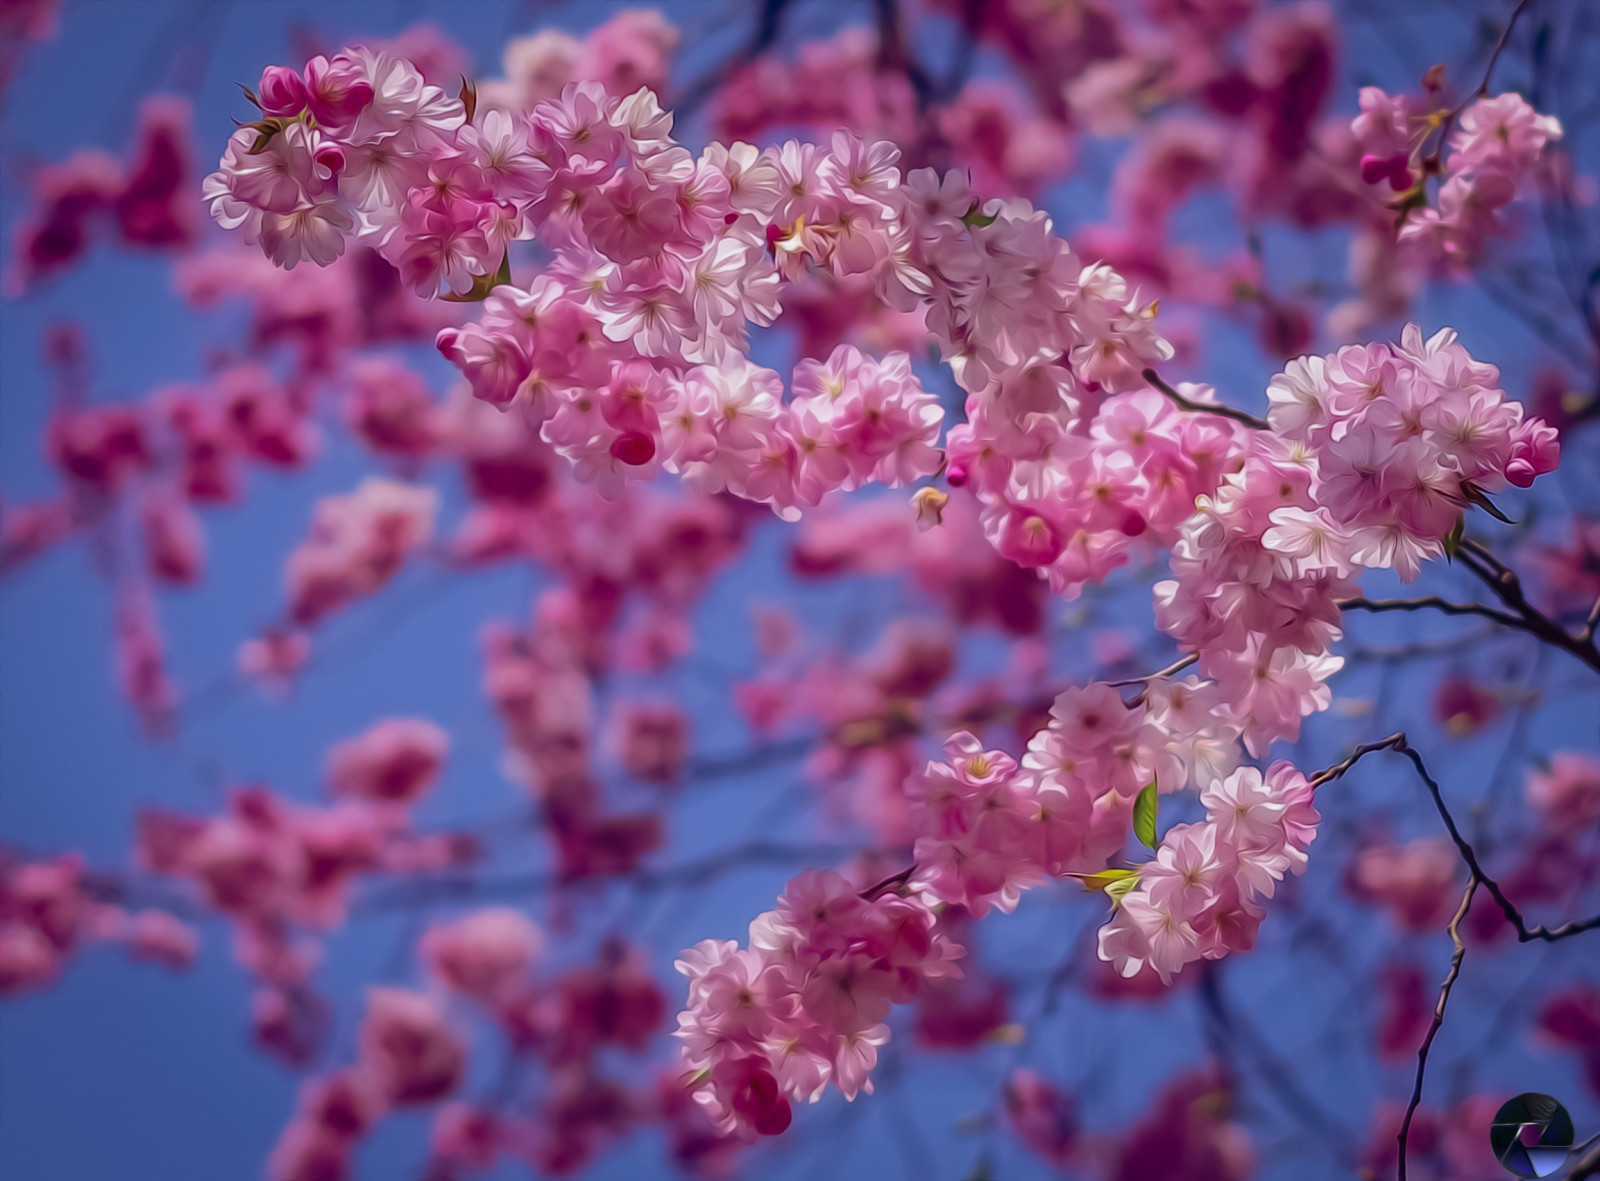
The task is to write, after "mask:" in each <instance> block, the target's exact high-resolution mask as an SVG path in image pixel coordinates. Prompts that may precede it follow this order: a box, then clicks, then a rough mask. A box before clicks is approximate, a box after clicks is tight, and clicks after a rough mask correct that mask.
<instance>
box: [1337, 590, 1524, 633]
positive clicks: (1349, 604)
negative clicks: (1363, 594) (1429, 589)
mask: <svg viewBox="0 0 1600 1181" xmlns="http://www.w3.org/2000/svg"><path fill="white" fill-rule="evenodd" d="M1334 606H1336V607H1338V608H1339V609H1340V610H1341V611H1370V612H1372V613H1373V614H1374V615H1381V614H1384V613H1386V612H1389V611H1438V612H1439V613H1441V614H1443V615H1481V616H1483V617H1484V618H1485V619H1492V620H1494V621H1495V622H1496V623H1498V624H1500V626H1502V627H1514V628H1517V629H1518V630H1520V631H1527V630H1528V626H1527V624H1526V623H1524V622H1523V621H1522V620H1520V619H1518V618H1517V617H1516V616H1515V615H1508V614H1506V613H1505V612H1504V611H1500V610H1498V609H1496V608H1494V607H1487V606H1484V605H1483V604H1482V603H1452V602H1450V601H1448V600H1446V599H1441V598H1440V597H1439V596H1438V595H1426V596H1424V597H1423V598H1420V599H1340V600H1339V601H1338V602H1337V603H1335V604H1334Z"/></svg>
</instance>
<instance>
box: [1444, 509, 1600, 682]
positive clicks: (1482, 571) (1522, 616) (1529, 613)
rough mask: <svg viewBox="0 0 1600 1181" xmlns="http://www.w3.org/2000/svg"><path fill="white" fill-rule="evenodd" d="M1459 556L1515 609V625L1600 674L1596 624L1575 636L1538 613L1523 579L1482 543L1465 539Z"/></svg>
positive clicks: (1508, 605) (1483, 581)
mask: <svg viewBox="0 0 1600 1181" xmlns="http://www.w3.org/2000/svg"><path fill="white" fill-rule="evenodd" d="M1456 556H1457V557H1458V558H1459V559H1460V560H1461V564H1462V565H1463V566H1464V567H1466V569H1467V570H1468V571H1469V572H1470V573H1471V574H1472V576H1473V577H1474V578H1476V579H1477V580H1478V581H1479V582H1481V583H1483V584H1484V585H1485V586H1486V587H1488V588H1489V589H1490V590H1491V591H1492V592H1494V596H1495V597H1496V598H1497V599H1499V600H1500V601H1501V602H1502V603H1504V604H1505V605H1506V606H1507V607H1509V608H1511V611H1512V613H1513V614H1514V615H1515V617H1516V618H1517V619H1518V620H1519V621H1520V622H1519V623H1517V624H1515V625H1513V626H1516V627H1519V628H1520V629H1521V630H1522V631H1525V632H1529V633H1531V634H1532V635H1535V636H1537V637H1538V638H1539V639H1541V640H1543V641H1544V642H1545V643H1547V644H1549V645H1551V646H1552V647H1556V648H1560V649H1561V650H1562V651H1563V652H1568V653H1571V654H1572V655H1573V656H1576V657H1577V658H1578V659H1579V660H1581V661H1582V662H1583V663H1584V664H1586V665H1588V666H1589V667H1590V668H1592V669H1594V671H1595V672H1600V648H1596V646H1595V629H1594V626H1593V625H1587V626H1585V628H1584V630H1583V631H1582V632H1581V633H1579V634H1578V635H1573V634H1572V633H1571V632H1569V631H1568V630H1567V629H1566V628H1564V627H1562V626H1561V625H1560V624H1559V623H1557V622H1556V621H1555V620H1553V619H1551V618H1550V617H1549V616H1548V615H1546V614H1545V613H1544V612H1542V611H1540V610H1538V609H1537V608H1536V607H1534V606H1533V604H1531V603H1529V602H1528V598H1527V595H1526V594H1524V593H1523V590H1522V580H1521V579H1520V578H1518V577H1517V572H1516V571H1515V570H1513V569H1512V568H1511V567H1510V566H1508V565H1506V564H1505V563H1504V562H1502V561H1501V560H1500V559H1499V558H1497V557H1495V555H1494V554H1493V553H1492V552H1490V550H1489V548H1488V547H1487V546H1485V545H1483V544H1481V543H1480V542H1477V541H1473V540H1471V539H1470V538H1468V539H1464V540H1463V541H1462V543H1461V548H1460V549H1458V550H1457V551H1456ZM1475 614H1479V613H1477V612H1475Z"/></svg>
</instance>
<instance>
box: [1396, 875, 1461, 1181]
mask: <svg viewBox="0 0 1600 1181" xmlns="http://www.w3.org/2000/svg"><path fill="white" fill-rule="evenodd" d="M1477 892H1478V879H1477V878H1473V879H1472V880H1471V881H1470V882H1468V883H1467V889H1466V893H1464V894H1462V895H1461V905H1460V906H1458V907H1457V908H1456V916H1455V918H1453V919H1451V920H1450V927H1449V931H1450V942H1451V943H1452V944H1453V945H1454V947H1455V950H1454V951H1453V952H1452V953H1451V955H1450V971H1448V972H1446V973H1445V977H1444V983H1443V984H1441V985H1440V986H1439V1003H1438V1004H1436V1005H1434V1007H1433V1023H1432V1024H1431V1025H1429V1026H1428V1034H1427V1036H1426V1037H1424V1038H1423V1039H1422V1047H1421V1048H1420V1049H1419V1050H1418V1051H1417V1077H1416V1081H1415V1082H1413V1083H1412V1085H1411V1102H1409V1103H1407V1104H1406V1115H1405V1118H1404V1119H1403V1120H1401V1121H1400V1135H1399V1141H1400V1181H1406V1144H1407V1141H1408V1140H1409V1139H1410V1137H1411V1118H1412V1116H1414V1115H1416V1113H1417V1106H1418V1105H1419V1104H1420V1103H1421V1102H1422V1077H1423V1075H1424V1074H1426V1073H1427V1070H1428V1051H1429V1050H1431V1049H1433V1039H1434V1038H1435V1037H1437V1036H1438V1035H1439V1030H1440V1029H1442V1028H1443V1027H1444V1010H1445V1006H1446V1005H1448V1004H1449V1003H1450V990H1451V989H1452V988H1454V987H1455V985H1456V980H1457V979H1458V978H1459V977H1460V975H1461V961H1462V960H1463V959H1465V958H1466V955H1467V945H1466V943H1465V942H1463V941H1462V938H1461V920H1462V919H1464V918H1466V917H1467V909H1468V908H1469V907H1470V906H1471V905H1472V896H1473V895H1474V894H1476V893H1477Z"/></svg>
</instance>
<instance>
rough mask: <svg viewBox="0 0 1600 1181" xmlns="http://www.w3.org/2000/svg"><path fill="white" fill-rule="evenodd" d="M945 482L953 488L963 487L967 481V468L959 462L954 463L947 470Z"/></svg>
mask: <svg viewBox="0 0 1600 1181" xmlns="http://www.w3.org/2000/svg"><path fill="white" fill-rule="evenodd" d="M944 482H945V483H946V484H949V485H950V487H952V488H959V487H961V486H962V485H963V484H965V483H966V482H967V469H966V468H965V467H964V466H963V465H961V464H959V463H952V464H951V465H950V466H949V467H948V468H947V469H946V470H945V473H944Z"/></svg>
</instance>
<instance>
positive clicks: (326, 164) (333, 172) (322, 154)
mask: <svg viewBox="0 0 1600 1181" xmlns="http://www.w3.org/2000/svg"><path fill="white" fill-rule="evenodd" d="M314 158H315V160H316V163H317V167H318V168H319V169H321V170H322V171H323V172H324V173H326V174H327V175H326V177H325V178H324V179H326V180H334V179H336V178H337V177H338V175H339V174H340V173H341V172H343V171H344V165H345V159H344V149H343V148H341V147H340V146H339V145H338V144H330V143H325V144H322V145H321V146H319V147H318V148H317V154H316V156H315V157H314Z"/></svg>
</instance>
